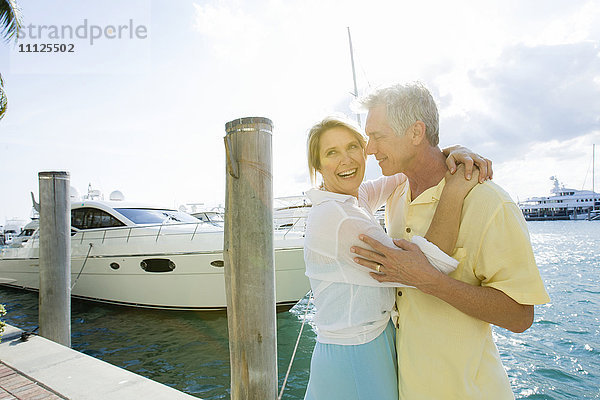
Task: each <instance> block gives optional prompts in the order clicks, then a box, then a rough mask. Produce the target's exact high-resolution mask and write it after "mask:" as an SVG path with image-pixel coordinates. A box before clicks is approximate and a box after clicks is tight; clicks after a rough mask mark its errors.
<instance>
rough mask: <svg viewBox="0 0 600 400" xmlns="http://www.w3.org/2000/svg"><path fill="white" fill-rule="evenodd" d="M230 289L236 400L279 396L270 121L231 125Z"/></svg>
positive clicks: (225, 251) (228, 146)
mask: <svg viewBox="0 0 600 400" xmlns="http://www.w3.org/2000/svg"><path fill="white" fill-rule="evenodd" d="M225 130H226V132H227V134H226V136H225V150H226V157H227V185H226V187H227V189H226V194H225V204H226V205H225V240H224V242H225V243H224V246H223V257H224V261H225V290H226V293H227V321H228V327H229V354H230V361H231V399H232V400H271V399H273V400H274V399H276V398H277V323H276V319H275V269H274V261H273V257H274V256H273V178H272V166H271V160H272V157H271V137H272V130H273V123H272V122H271V120H269V119H267V118H259V117H251V118H241V119H236V120H233V121H231V122H228V123H227V124H226V125H225Z"/></svg>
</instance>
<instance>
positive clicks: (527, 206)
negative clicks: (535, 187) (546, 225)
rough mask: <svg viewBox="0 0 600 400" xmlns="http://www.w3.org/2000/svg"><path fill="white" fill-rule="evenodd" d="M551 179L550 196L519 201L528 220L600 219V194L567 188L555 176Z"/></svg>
mask: <svg viewBox="0 0 600 400" xmlns="http://www.w3.org/2000/svg"><path fill="white" fill-rule="evenodd" d="M550 180H551V181H552V182H553V183H554V187H553V188H552V191H551V192H552V194H551V195H550V196H543V197H532V198H529V199H527V200H524V201H520V202H519V208H520V209H521V211H522V212H523V216H524V217H525V219H526V220H527V221H544V220H546V221H547V220H600V194H598V193H595V192H593V191H591V190H577V189H568V188H565V187H564V186H563V185H561V184H560V183H559V181H558V179H557V178H556V177H554V176H552V177H550Z"/></svg>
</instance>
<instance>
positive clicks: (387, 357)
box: [304, 321, 398, 400]
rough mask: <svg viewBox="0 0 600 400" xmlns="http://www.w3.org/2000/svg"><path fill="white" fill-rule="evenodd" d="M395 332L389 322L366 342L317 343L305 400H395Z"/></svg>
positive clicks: (396, 370)
mask: <svg viewBox="0 0 600 400" xmlns="http://www.w3.org/2000/svg"><path fill="white" fill-rule="evenodd" d="M395 342H396V331H395V329H394V325H392V322H391V321H390V323H389V324H388V326H387V328H386V329H385V331H383V332H382V333H381V335H379V336H378V337H377V338H376V339H374V340H372V341H370V342H369V343H365V344H359V345H352V346H343V345H338V344H324V343H319V342H317V344H316V345H315V350H314V352H313V355H312V360H311V363H310V378H309V380H308V386H307V388H306V395H305V396H304V399H305V400H337V399H339V400H370V399H377V400H397V399H398V363H397V360H396V346H395Z"/></svg>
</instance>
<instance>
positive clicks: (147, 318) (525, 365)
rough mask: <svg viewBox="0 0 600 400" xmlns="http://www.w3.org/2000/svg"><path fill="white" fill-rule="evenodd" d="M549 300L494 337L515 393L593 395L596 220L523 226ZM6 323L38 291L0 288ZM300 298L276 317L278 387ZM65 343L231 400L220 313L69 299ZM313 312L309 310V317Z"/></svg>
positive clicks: (598, 388) (29, 309) (596, 387)
mask: <svg viewBox="0 0 600 400" xmlns="http://www.w3.org/2000/svg"><path fill="white" fill-rule="evenodd" d="M528 226H529V230H530V232H531V240H532V243H533V247H534V251H535V255H536V259H537V262H538V266H539V268H540V272H541V274H542V278H543V279H544V282H545V284H546V287H547V289H548V292H549V293H550V297H551V303H550V304H547V305H544V306H538V307H536V317H535V322H534V324H533V326H532V327H531V328H530V329H529V330H528V331H526V332H525V333H520V334H515V333H511V332H509V331H506V330H504V329H501V328H494V337H495V339H496V343H497V344H498V348H499V350H500V354H501V357H502V361H503V363H504V366H505V367H506V369H507V371H508V375H509V378H510V380H511V383H512V385H513V390H514V393H515V395H516V397H517V398H518V399H536V400H540V399H546V400H553V399H556V400H558V399H561V400H562V399H600V222H597V221H596V222H587V221H551V222H550V221H549V222H530V223H528ZM0 302H2V303H4V304H5V305H6V308H7V311H8V314H7V315H6V317H5V318H4V319H5V320H6V321H7V322H8V323H10V324H12V325H15V326H18V327H20V328H22V329H26V330H29V329H33V328H35V327H36V326H37V294H36V293H30V292H23V291H18V290H13V289H7V288H0ZM306 302H307V299H303V300H302V301H301V302H300V303H299V304H298V305H297V306H296V307H294V308H293V309H292V310H290V311H287V312H280V313H278V314H277V325H278V328H277V334H278V346H277V347H278V359H279V362H278V364H279V365H278V368H279V375H280V384H281V382H282V381H283V376H284V375H285V372H286V370H287V366H288V362H289V358H290V355H291V352H292V350H293V347H294V344H295V342H296V338H297V334H298V331H299V329H300V326H301V323H302V319H303V316H304V310H305V306H306ZM72 311H73V313H72V314H73V319H72V331H73V338H72V344H73V348H75V349H76V350H79V351H82V352H84V353H86V354H89V355H91V356H94V357H97V358H100V359H103V360H105V361H108V362H110V363H112V364H115V365H118V366H121V367H123V368H126V369H128V370H130V371H133V372H135V373H138V374H140V375H143V376H146V377H148V378H151V379H154V380H156V381H159V382H162V383H165V384H167V385H170V386H173V387H175V388H177V389H179V390H182V391H184V392H187V393H189V394H192V395H194V396H197V397H201V398H203V399H226V398H229V395H228V387H229V353H228V347H227V319H226V315H225V313H224V312H172V311H169V312H166V311H150V310H139V309H130V308H124V307H113V306H106V305H100V304H94V303H89V302H81V301H76V300H74V301H73V305H72ZM311 317H312V313H311V311H309V314H308V320H309V321H310V319H311ZM314 343H315V334H314V332H313V330H312V328H311V326H310V325H309V324H307V325H306V327H305V329H304V334H303V335H302V338H301V341H300V346H299V349H298V353H297V355H296V360H295V362H294V365H293V368H292V372H291V375H290V378H289V379H288V384H287V389H286V392H285V395H284V397H283V398H284V399H290V400H291V399H302V398H303V396H304V388H305V386H306V382H307V380H308V367H309V364H310V354H311V352H312V348H313V346H314Z"/></svg>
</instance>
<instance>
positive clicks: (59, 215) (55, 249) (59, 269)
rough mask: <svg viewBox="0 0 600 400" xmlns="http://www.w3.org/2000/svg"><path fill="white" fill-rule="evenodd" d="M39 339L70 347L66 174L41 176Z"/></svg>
mask: <svg viewBox="0 0 600 400" xmlns="http://www.w3.org/2000/svg"><path fill="white" fill-rule="evenodd" d="M38 176H39V183H40V295H39V324H40V335H41V336H43V337H45V338H47V339H50V340H52V341H54V342H57V343H60V344H62V345H64V346H68V347H71V206H70V202H69V182H70V179H69V173H68V172H40V173H39V174H38Z"/></svg>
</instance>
